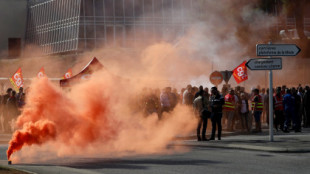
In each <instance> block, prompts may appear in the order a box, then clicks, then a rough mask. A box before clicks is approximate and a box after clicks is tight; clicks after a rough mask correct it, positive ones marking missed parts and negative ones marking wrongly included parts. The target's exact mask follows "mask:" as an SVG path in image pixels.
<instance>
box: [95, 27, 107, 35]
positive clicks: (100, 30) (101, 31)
mask: <svg viewBox="0 0 310 174" xmlns="http://www.w3.org/2000/svg"><path fill="white" fill-rule="evenodd" d="M96 38H105V37H104V25H97V26H96Z"/></svg>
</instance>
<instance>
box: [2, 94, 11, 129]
mask: <svg viewBox="0 0 310 174" xmlns="http://www.w3.org/2000/svg"><path fill="white" fill-rule="evenodd" d="M11 92H12V88H8V89H7V90H6V94H5V95H4V96H3V97H2V101H1V105H2V116H3V127H4V132H6V133H9V132H10V127H9V111H8V108H7V102H8V99H9V98H10V96H11Z"/></svg>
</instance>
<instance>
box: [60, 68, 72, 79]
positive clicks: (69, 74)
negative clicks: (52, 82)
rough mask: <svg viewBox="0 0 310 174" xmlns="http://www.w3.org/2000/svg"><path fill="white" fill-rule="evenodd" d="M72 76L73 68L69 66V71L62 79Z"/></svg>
mask: <svg viewBox="0 0 310 174" xmlns="http://www.w3.org/2000/svg"><path fill="white" fill-rule="evenodd" d="M71 77H72V69H71V68H69V69H68V71H67V72H66V73H65V75H64V76H62V79H70V78H71Z"/></svg>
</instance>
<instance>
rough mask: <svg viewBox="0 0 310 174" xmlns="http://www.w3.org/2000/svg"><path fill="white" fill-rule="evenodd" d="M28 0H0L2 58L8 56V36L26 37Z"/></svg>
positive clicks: (0, 54)
mask: <svg viewBox="0 0 310 174" xmlns="http://www.w3.org/2000/svg"><path fill="white" fill-rule="evenodd" d="M26 19H27V0H0V59H3V58H7V56H8V38H22V40H23V39H24V37H25V31H26Z"/></svg>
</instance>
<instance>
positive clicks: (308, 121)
mask: <svg viewBox="0 0 310 174" xmlns="http://www.w3.org/2000/svg"><path fill="white" fill-rule="evenodd" d="M303 101H304V102H303V107H304V119H303V120H304V125H303V127H305V128H307V127H310V87H309V86H306V87H305V94H304V97H303Z"/></svg>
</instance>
